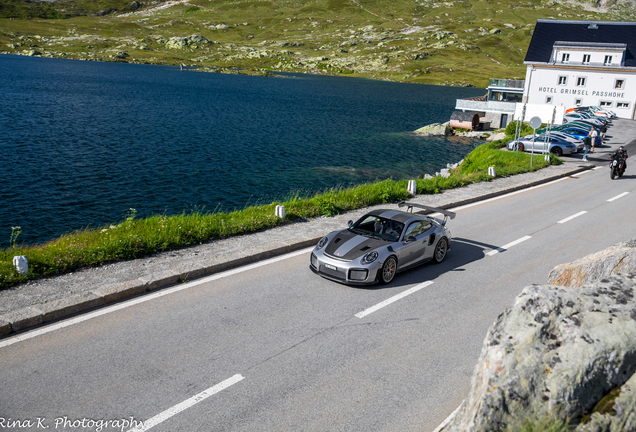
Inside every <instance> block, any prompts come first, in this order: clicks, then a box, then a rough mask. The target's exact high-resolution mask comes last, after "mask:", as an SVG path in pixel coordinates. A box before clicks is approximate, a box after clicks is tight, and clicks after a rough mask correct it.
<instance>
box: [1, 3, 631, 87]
mask: <svg viewBox="0 0 636 432" xmlns="http://www.w3.org/2000/svg"><path fill="white" fill-rule="evenodd" d="M621 1H622V0H621ZM602 4H603V7H602V8H601V7H599V6H597V3H576V2H571V1H568V2H560V1H557V0H549V1H545V0H525V1H507V0H502V1H495V0H473V1H468V0H461V1H432V0H313V1H285V0H271V1H246V0H214V1H210V0H192V1H185V0H181V1H168V2H151V3H144V2H127V1H123V0H102V1H95V0H92V1H91V0H89V1H70V0H62V1H54V2H46V3H44V2H42V3H36V2H25V1H22V0H1V1H0V16H4V17H8V18H0V51H1V52H4V53H10V54H24V55H41V56H47V57H61V58H73V59H82V60H102V61H120V62H131V63H156V64H173V65H177V64H184V65H188V66H197V67H201V68H205V70H212V71H218V72H230V73H266V71H287V72H303V73H322V74H340V75H345V74H346V75H352V76H359V77H368V78H375V79H389V80H392V81H403V82H414V83H426V84H446V85H473V86H479V87H485V86H487V83H488V78H523V77H524V76H525V67H524V66H523V59H524V57H525V52H526V48H527V46H528V43H529V41H530V38H531V35H532V30H533V28H534V24H535V22H536V20H537V19H538V18H558V19H594V20H615V19H617V17H620V20H622V21H628V20H634V19H635V18H636V13H635V9H634V6H633V4H632V3H629V2H628V3H621V2H615V3H611V2H610V3H607V4H605V3H602Z"/></svg>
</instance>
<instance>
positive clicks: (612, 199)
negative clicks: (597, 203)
mask: <svg viewBox="0 0 636 432" xmlns="http://www.w3.org/2000/svg"><path fill="white" fill-rule="evenodd" d="M628 194H629V192H623V193H622V194H620V195H616V196H615V197H614V198H610V199H608V200H607V202H612V201H615V200H617V199H619V198H623V197H624V196H625V195H628Z"/></svg>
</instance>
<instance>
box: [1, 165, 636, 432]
mask: <svg viewBox="0 0 636 432" xmlns="http://www.w3.org/2000/svg"><path fill="white" fill-rule="evenodd" d="M628 162H629V161H628ZM608 171H609V169H608V168H607V167H606V164H605V163H603V164H600V166H599V168H598V169H596V170H592V171H588V172H584V173H582V174H580V175H578V176H575V177H571V178H565V179H562V180H560V181H557V182H554V183H550V184H547V185H543V186H540V187H537V188H534V189H530V190H525V191H521V192H518V193H515V194H513V195H508V196H504V197H500V198H497V199H495V200H492V201H487V202H481V203H477V204H475V205H472V206H468V207H465V208H460V209H456V210H455V211H456V212H457V217H456V218H455V219H454V220H452V221H449V227H450V229H451V231H452V233H453V236H454V240H453V242H452V249H451V251H450V252H449V254H448V256H447V259H446V260H445V261H444V262H443V263H442V264H440V265H431V264H427V265H424V266H422V267H419V268H417V269H414V270H411V271H408V272H406V273H403V274H400V275H398V276H397V277H396V279H395V280H394V281H393V283H391V284H390V285H389V286H388V287H372V288H352V287H348V286H344V285H340V284H337V283H333V282H330V281H327V280H324V279H322V278H320V277H318V276H316V275H314V274H313V273H312V272H311V271H310V270H309V268H308V261H309V251H308V250H307V251H300V252H297V253H295V254H291V255H287V256H283V257H280V258H277V259H274V260H270V261H266V262H262V263H259V264H258V265H253V266H249V267H243V268H240V269H238V270H234V271H232V272H228V273H226V274H221V275H216V276H212V277H209V278H206V279H203V280H200V281H196V282H193V283H189V284H183V285H179V286H177V287H175V288H173V289H167V290H163V291H160V292H157V293H154V294H151V295H147V296H144V297H139V298H137V299H134V300H131V301H128V302H123V303H120V304H118V305H115V306H113V307H110V308H104V309H100V310H98V311H96V312H94V313H92V314H84V315H80V316H79V317H77V318H75V319H74V320H66V321H62V322H60V323H57V324H55V325H50V326H46V327H43V328H42V329H39V330H36V331H31V332H27V333H24V334H21V335H20V336H19V339H18V338H15V337H14V338H7V339H4V340H2V341H0V342H2V344H0V430H10V431H17V430H43V428H44V427H45V426H48V429H49V430H66V431H80V430H81V431H84V430H86V431H88V430H93V431H95V430H98V424H99V423H98V421H100V420H101V421H102V422H104V421H109V422H110V423H109V424H108V427H103V428H102V429H101V430H104V431H113V430H128V429H130V427H129V425H130V421H131V420H134V421H137V422H141V421H149V422H148V423H146V426H151V425H154V426H153V427H152V428H151V430H152V431H207V432H209V431H391V432H395V431H414V430H422V431H431V430H433V429H435V427H436V426H437V425H438V424H439V423H441V422H442V421H443V420H444V419H445V418H446V417H447V416H448V415H449V414H450V413H451V412H452V411H453V410H454V409H455V408H456V407H457V406H458V405H459V403H460V402H461V400H462V399H463V398H464V397H465V395H466V393H467V392H468V389H469V385H470V376H471V373H472V370H473V367H474V366H475V362H476V360H477V358H478V356H479V352H480V349H481V344H482V341H483V338H484V336H485V334H486V331H487V329H488V327H489V326H490V325H491V323H492V322H493V321H494V319H495V318H496V317H497V316H498V315H499V314H500V313H501V312H502V311H503V310H504V309H505V308H506V307H508V306H509V305H511V303H512V302H513V300H514V298H515V296H517V295H518V294H519V293H520V291H521V290H522V289H523V287H525V286H528V285H531V284H533V283H538V284H541V283H545V281H546V279H547V276H548V273H549V271H550V270H551V269H552V268H554V266H556V265H557V264H560V263H564V262H570V261H573V260H575V259H577V258H580V257H582V256H585V255H587V254H589V253H593V252H596V251H599V250H601V249H603V248H605V247H608V246H610V245H613V244H615V243H618V242H621V241H625V240H627V239H630V238H634V237H636V224H634V223H633V221H632V218H633V216H632V215H633V214H635V213H634V212H635V211H636V191H635V185H636V181H635V179H636V175H634V174H632V173H636V169H634V168H632V167H631V166H630V167H629V168H628V171H627V174H626V175H625V176H624V177H623V178H621V179H617V180H614V181H612V180H610V179H609V172H608ZM626 192H627V194H626V195H622V194H624V193H626ZM613 198H614V199H613ZM611 199H613V200H612V201H609V200H611ZM583 212H584V213H583ZM409 290H410V291H409ZM400 294H402V295H403V294H408V295H406V296H404V297H402V298H399V299H396V300H395V301H394V302H392V303H390V304H387V305H385V306H384V307H381V308H378V309H377V310H370V309H369V308H372V307H373V306H375V305H379V304H382V302H384V301H386V300H388V299H392V298H394V296H396V295H400ZM16 421H19V422H20V423H19V424H18V423H15V422H16ZM11 422H13V423H11ZM25 422H29V423H25ZM38 422H39V423H38ZM82 422H83V423H82ZM91 422H92V423H91ZM125 422H128V424H127V423H125ZM102 424H103V423H102ZM17 426H27V427H17ZM82 426H86V427H82ZM137 430H147V429H143V428H139V429H137Z"/></svg>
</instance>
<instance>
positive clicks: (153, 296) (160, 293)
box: [0, 246, 314, 348]
mask: <svg viewBox="0 0 636 432" xmlns="http://www.w3.org/2000/svg"><path fill="white" fill-rule="evenodd" d="M313 248H314V247H313V246H312V247H309V248H306V249H301V250H299V251H296V252H292V253H289V254H285V255H281V256H278V257H275V258H270V259H267V260H264V261H260V262H257V263H254V264H250V265H247V266H244V267H239V268H236V269H234V270H228V271H224V272H222V273H217V274H215V275H212V276H207V277H204V278H201V279H199V280H196V281H192V282H188V283H185V284H182V285H178V286H175V287H172V288H168V289H164V290H161V291H157V292H156V293H152V294H146V295H143V296H141V297H137V298H135V299H132V300H128V301H125V302H123V303H118V304H116V305H113V306H108V307H105V308H102V309H99V310H96V311H95V312H91V313H87V314H84V315H81V316H78V317H76V318H72V319H68V320H65V321H61V322H59V323H57V324H53V325H50V326H47V327H43V328H40V329H38V330H33V331H30V332H27V333H23V334H21V335H19V336H14V337H12V338H9V339H5V340H2V341H0V348H4V347H6V346H9V345H13V344H14V343H18V342H22V341H25V340H27V339H31V338H34V337H36V336H40V335H43V334H46V333H50V332H52V331H55V330H59V329H62V328H64V327H69V326H72V325H74V324H79V323H81V322H84V321H88V320H89V319H93V318H97V317H99V316H102V315H106V314H108V313H111V312H115V311H118V310H121V309H125V308H127V307H130V306H135V305H137V304H140V303H144V302H147V301H150V300H154V299H156V298H159V297H163V296H165V295H168V294H172V293H175V292H179V291H182V290H185V289H188V288H192V287H195V286H197V285H201V284H204V283H206V282H211V281H214V280H217V279H222V278H225V277H228V276H232V275H235V274H238V273H242V272H245V271H249V270H253V269H255V268H258V267H263V266H266V265H269V264H273V263H275V262H278V261H283V260H286V259H288V258H294V257H297V256H299V255H303V254H306V253H308V252H310V251H312V250H313Z"/></svg>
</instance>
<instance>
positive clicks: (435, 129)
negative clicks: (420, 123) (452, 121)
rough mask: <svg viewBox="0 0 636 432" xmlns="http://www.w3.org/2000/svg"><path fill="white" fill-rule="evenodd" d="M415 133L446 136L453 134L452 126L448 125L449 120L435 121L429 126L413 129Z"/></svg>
mask: <svg viewBox="0 0 636 432" xmlns="http://www.w3.org/2000/svg"><path fill="white" fill-rule="evenodd" d="M413 133H414V134H415V135H420V136H445V135H452V134H453V132H452V131H451V129H450V127H449V126H448V122H446V123H433V124H430V125H428V126H424V127H421V128H419V129H417V130H416V131H413Z"/></svg>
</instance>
